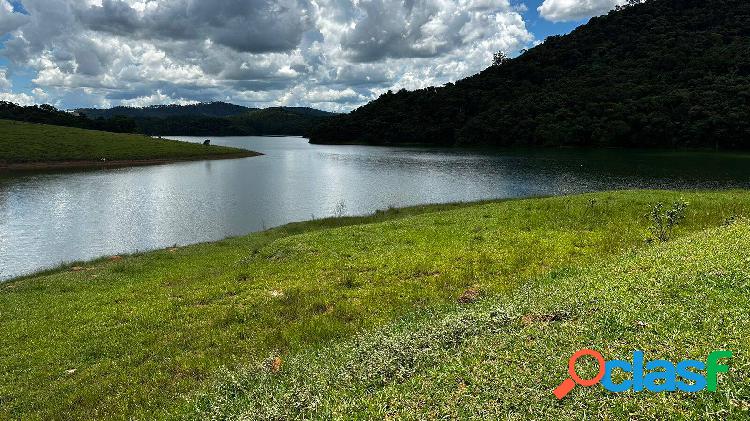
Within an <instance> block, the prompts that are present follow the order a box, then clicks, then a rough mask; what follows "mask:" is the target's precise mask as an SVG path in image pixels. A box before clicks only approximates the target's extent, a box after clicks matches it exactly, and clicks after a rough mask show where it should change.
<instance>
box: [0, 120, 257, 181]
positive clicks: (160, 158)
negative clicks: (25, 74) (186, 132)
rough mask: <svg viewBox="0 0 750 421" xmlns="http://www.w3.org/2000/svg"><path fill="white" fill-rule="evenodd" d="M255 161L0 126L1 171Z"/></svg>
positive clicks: (145, 140) (178, 145) (137, 140)
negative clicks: (204, 161)
mask: <svg viewBox="0 0 750 421" xmlns="http://www.w3.org/2000/svg"><path fill="white" fill-rule="evenodd" d="M255 155H257V153H255V152H251V151H247V150H242V149H236V148H227V147H222V146H203V145H198V144H193V143H187V142H178V141H174V140H166V139H154V138H151V137H148V136H142V135H131V134H120V133H108V132H100V131H95V130H83V129H75V128H70V127H61V126H49V125H45V124H30V123H22V122H17V121H9V120H0V168H2V167H8V168H11V169H25V168H29V169H35V168H45V167H46V166H48V167H53V168H57V167H68V166H69V167H80V166H101V165H105V164H106V165H127V164H138V163H162V162H169V161H182V160H194V159H204V158H230V157H242V156H255ZM103 159H104V160H106V163H103V162H102V160H103Z"/></svg>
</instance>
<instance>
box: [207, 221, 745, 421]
mask: <svg viewBox="0 0 750 421" xmlns="http://www.w3.org/2000/svg"><path fill="white" fill-rule="evenodd" d="M748 249H750V225H748V224H747V223H737V224H735V225H733V226H728V227H723V228H716V229H713V230H710V231H708V232H705V233H699V234H695V235H693V236H690V237H688V238H683V239H681V240H679V241H676V242H674V243H669V244H664V245H660V246H658V247H654V248H651V249H648V250H645V251H641V252H638V253H631V254H630V255H628V256H626V257H624V258H618V259H614V260H613V262H611V263H609V264H607V265H604V266H600V267H590V268H588V269H586V270H581V271H573V272H568V271H555V272H553V273H551V274H549V275H547V276H545V277H543V278H542V279H541V280H540V281H538V282H535V283H531V284H529V285H528V286H524V287H522V288H520V289H519V290H518V291H516V292H514V293H512V294H510V296H509V297H503V298H500V299H495V300H487V301H486V302H484V303H481V304H478V305H476V306H474V307H469V308H468V309H467V308H457V309H451V310H443V311H435V312H432V313H430V314H427V315H425V316H424V317H422V318H419V319H417V320H409V321H406V322H402V323H398V324H395V325H391V326H389V327H387V328H384V329H380V330H377V331H375V332H370V333H367V334H364V335H361V336H359V337H357V339H356V340H354V341H348V342H346V343H344V344H341V345H336V346H333V347H330V348H323V349H319V350H313V351H308V352H304V353H300V354H297V355H294V356H293V357H292V358H290V360H289V361H287V362H286V364H285V365H282V368H281V370H280V371H278V372H276V373H273V372H272V371H271V370H270V369H269V368H268V366H267V365H266V366H263V365H262V366H260V367H257V368H251V369H246V370H243V371H238V372H225V373H224V381H223V382H222V383H220V384H219V385H218V386H217V387H216V388H215V390H214V391H213V393H211V394H208V395H206V396H204V398H203V399H202V400H201V401H200V405H199V408H200V409H201V410H202V412H199V414H200V416H201V418H204V417H205V418H206V419H207V418H208V417H211V418H212V419H225V418H230V419H239V418H243V417H247V418H245V419H267V418H272V419H310V418H316V419H337V418H341V419H344V418H347V419H365V418H376V419H382V418H386V419H392V418H399V419H467V418H476V419H529V420H530V419H544V420H553V419H582V418H595V419H736V420H746V419H748V417H750V372H748V369H750V354H749V352H750V340H748V337H750V311H748V310H750V304H749V303H748V294H750V257H748V255H747V250H748ZM583 348H593V349H597V350H599V351H601V352H602V354H603V355H604V357H605V359H626V360H627V359H630V358H631V354H632V351H633V350H636V349H638V350H644V351H645V352H646V361H650V360H655V359H662V358H665V359H668V360H670V361H674V362H677V361H681V360H683V359H687V358H691V359H697V360H702V361H705V360H706V357H707V356H708V354H709V353H711V352H712V351H714V350H717V349H718V350H721V349H727V350H732V351H733V352H734V356H733V359H732V360H730V366H731V369H730V372H729V374H728V375H723V376H722V377H720V379H719V388H718V391H717V392H716V393H710V392H705V391H704V392H700V393H698V394H686V393H671V394H664V393H662V394H656V393H649V392H644V393H638V394H636V393H633V392H627V393H624V394H619V395H617V394H613V393H609V392H606V391H604V390H603V389H602V388H601V387H593V388H588V389H587V388H582V387H577V388H576V389H574V391H573V393H572V394H571V395H569V396H568V397H566V398H565V399H564V400H563V401H560V402H558V401H557V399H555V397H554V396H553V395H552V392H551V391H552V389H554V388H555V387H556V386H557V385H558V384H559V383H560V382H561V381H562V380H563V379H565V378H566V377H567V360H568V357H569V356H570V355H572V354H573V353H574V352H576V351H577V350H579V349H583ZM578 372H579V373H580V375H581V376H583V377H584V378H591V377H593V376H594V375H595V373H596V370H593V367H590V366H588V367H587V366H586V365H585V364H584V365H583V366H579V367H578Z"/></svg>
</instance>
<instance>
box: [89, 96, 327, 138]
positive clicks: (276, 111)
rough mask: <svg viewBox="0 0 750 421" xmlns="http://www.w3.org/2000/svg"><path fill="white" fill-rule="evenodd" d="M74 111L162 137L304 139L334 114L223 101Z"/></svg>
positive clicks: (314, 110) (311, 109) (303, 108)
mask: <svg viewBox="0 0 750 421" xmlns="http://www.w3.org/2000/svg"><path fill="white" fill-rule="evenodd" d="M75 112H76V113H79V114H81V115H84V116H86V117H88V118H91V119H94V120H96V121H99V120H101V119H103V120H104V121H110V120H115V119H120V120H122V119H130V120H132V121H133V122H134V125H135V127H136V131H137V132H139V133H145V134H149V135H164V136H168V135H174V136H262V135H288V136H305V135H307V134H308V133H309V132H310V131H311V130H312V128H313V127H315V126H317V125H319V124H320V123H322V122H323V121H324V120H326V119H328V118H331V117H333V116H335V115H336V114H335V113H331V112H328V111H322V110H317V109H314V108H307V107H271V108H265V109H261V108H250V107H244V106H242V105H235V104H229V103H226V102H206V103H200V104H188V105H177V104H171V105H153V106H149V107H123V106H120V107H114V108H109V109H96V108H81V109H77V110H75Z"/></svg>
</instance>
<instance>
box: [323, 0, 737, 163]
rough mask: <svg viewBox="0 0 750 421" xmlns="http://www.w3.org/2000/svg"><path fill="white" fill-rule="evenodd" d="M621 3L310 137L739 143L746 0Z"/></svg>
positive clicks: (390, 97) (390, 96) (389, 97)
mask: <svg viewBox="0 0 750 421" xmlns="http://www.w3.org/2000/svg"><path fill="white" fill-rule="evenodd" d="M630 3H631V4H629V5H626V6H624V7H620V8H618V9H617V10H615V11H612V12H610V13H609V14H608V15H606V16H602V17H597V18H592V19H591V20H590V21H589V22H588V23H587V24H585V25H583V26H581V27H579V28H577V29H576V30H574V31H573V32H572V33H570V34H568V35H565V36H552V37H549V38H547V39H546V40H545V42H544V43H542V44H540V45H538V46H536V47H534V48H532V49H530V50H528V51H526V52H524V53H523V54H521V55H520V56H519V57H516V58H514V59H510V60H501V63H495V65H492V66H490V67H489V68H487V69H485V70H484V71H482V72H481V73H479V74H476V75H474V76H471V77H468V78H466V79H463V80H460V81H458V82H456V83H455V84H447V85H446V86H443V87H430V88H426V89H421V90H417V91H411V92H409V91H405V90H402V91H399V92H397V93H392V92H388V93H386V94H384V95H382V96H381V97H380V98H378V99H377V100H375V101H373V102H371V103H369V104H367V105H365V106H363V107H361V108H359V109H357V110H354V111H353V112H351V113H350V114H348V115H343V116H339V117H336V118H333V119H331V120H329V121H327V122H325V123H324V124H322V125H321V126H319V127H318V128H316V129H315V130H314V131H313V132H312V135H311V141H312V142H314V143H368V144H390V145H398V144H426V145H444V146H455V145H478V146H511V145H534V146H544V145H550V146H552V145H566V146H620V147H711V148H726V149H730V148H750V106H749V105H750V2H747V1H746V0H649V1H645V2H642V1H637V0H636V1H632V2H630ZM496 58H497V56H496ZM501 58H502V57H501ZM497 64H501V65H497Z"/></svg>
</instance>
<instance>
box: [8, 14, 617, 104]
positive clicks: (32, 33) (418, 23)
mask: <svg viewBox="0 0 750 421" xmlns="http://www.w3.org/2000/svg"><path fill="white" fill-rule="evenodd" d="M621 1H623V0H533V1H525V2H523V1H516V0H361V1H359V2H357V3H354V2H353V1H351V0H171V1H169V2H165V1H154V0H21V1H18V0H0V31H3V35H2V36H0V99H3V100H11V101H14V102H19V103H51V104H53V105H55V106H58V107H60V108H75V107H86V106H94V107H108V106H114V105H132V106H143V105H151V104H162V103H190V102H197V101H212V100H222V101H229V102H234V103H240V104H246V105H252V106H259V107H264V106H273V105H290V106H313V107H317V108H321V109H327V110H334V111H348V110H351V109H352V108H354V107H357V106H359V105H361V104H363V103H366V102H367V101H369V100H371V99H373V98H376V97H377V96H378V95H380V94H381V93H383V92H385V91H386V90H388V89H400V88H405V89H416V88H420V87H424V86H430V85H440V84H443V83H446V82H449V81H454V80H456V79H460V78H462V77H466V76H468V75H471V74H473V73H476V72H477V71H480V70H481V69H483V68H484V67H486V66H487V65H488V64H489V60H490V57H491V54H492V52H494V51H498V50H503V51H506V52H507V53H509V54H510V55H515V54H517V53H518V51H520V50H521V49H524V48H529V47H531V46H533V45H534V44H535V43H538V42H540V41H542V40H544V38H545V37H547V36H549V35H553V34H565V33H568V32H570V31H571V30H572V29H574V28H575V27H577V26H578V25H580V24H582V23H585V22H586V21H587V20H588V18H589V17H590V16H593V15H597V14H602V13H606V12H607V11H608V10H610V9H611V8H612V7H613V6H614V5H615V4H617V3H618V2H621Z"/></svg>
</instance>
